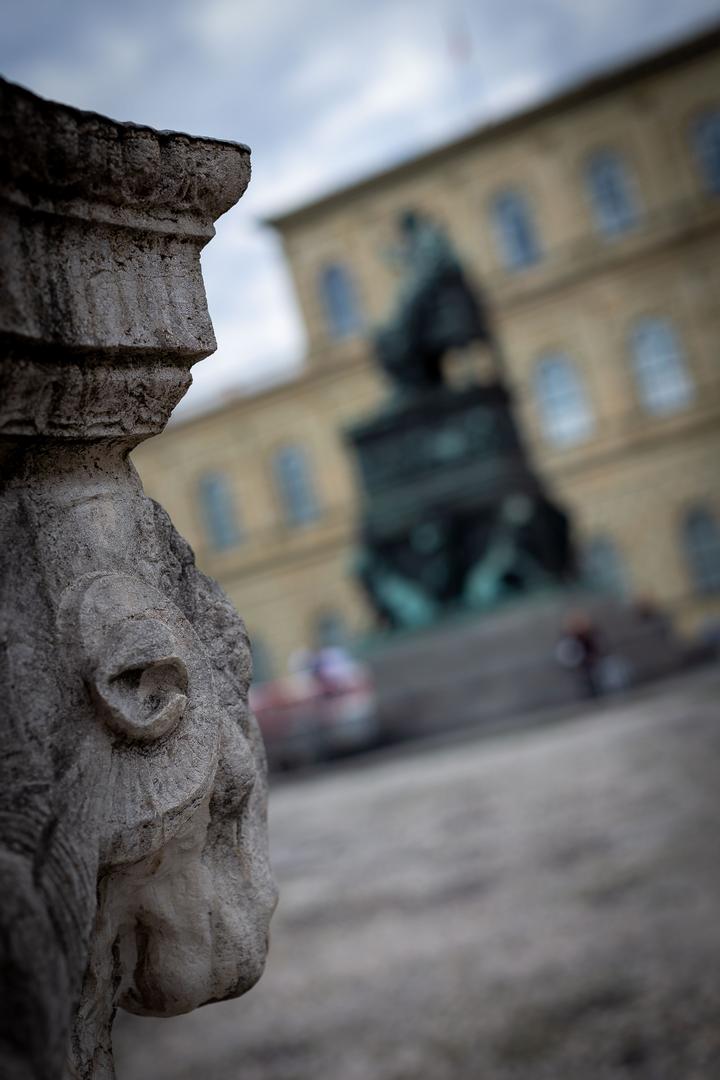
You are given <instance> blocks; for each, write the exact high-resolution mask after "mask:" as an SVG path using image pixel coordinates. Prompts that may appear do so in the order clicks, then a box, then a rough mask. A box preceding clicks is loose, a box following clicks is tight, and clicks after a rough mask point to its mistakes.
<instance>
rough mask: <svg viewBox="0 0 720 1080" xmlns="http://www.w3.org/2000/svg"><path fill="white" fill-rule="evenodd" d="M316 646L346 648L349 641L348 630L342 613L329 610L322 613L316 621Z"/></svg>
mask: <svg viewBox="0 0 720 1080" xmlns="http://www.w3.org/2000/svg"><path fill="white" fill-rule="evenodd" d="M314 638H315V644H316V645H317V646H318V648H320V649H322V648H326V647H329V646H344V645H346V644H347V640H348V629H347V625H346V623H345V619H344V617H343V615H342V612H340V611H336V610H334V609H332V608H329V609H328V610H327V611H321V612H320V614H319V615H318V616H317V618H316V619H315V633H314Z"/></svg>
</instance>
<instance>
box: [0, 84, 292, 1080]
mask: <svg viewBox="0 0 720 1080" xmlns="http://www.w3.org/2000/svg"><path fill="white" fill-rule="evenodd" d="M0 133H1V137H2V141H3V144H4V145H3V153H2V156H1V158H0V161H1V162H2V163H1V164H0V215H1V217H2V221H0V244H1V247H0V380H1V384H2V391H1V394H0V467H1V487H0V695H1V696H0V702H1V704H2V722H1V727H0V735H1V738H2V747H1V750H2V756H1V761H0V995H1V996H2V1002H1V1004H2V1008H0V1062H1V1065H0V1072H1V1073H2V1075H3V1077H6V1078H7V1080H20V1078H22V1080H30V1078H33V1080H57V1078H59V1077H60V1076H61V1075H62V1073H63V1068H64V1065H63V1062H64V1061H65V1060H66V1059H67V1065H66V1069H67V1075H69V1076H70V1077H74V1078H94V1080H100V1078H107V1077H111V1076H112V1075H113V1066H112V1052H111V1042H110V1029H111V1024H112V1019H113V1015H114V1013H115V1010H116V1008H117V1007H118V1005H121V1006H123V1007H124V1008H126V1009H129V1010H130V1011H133V1012H137V1013H148V1014H154V1015H161V1016H162V1015H172V1014H176V1013H179V1012H183V1011H187V1010H189V1009H193V1008H195V1007H196V1006H198V1005H201V1004H203V1003H205V1002H208V1001H213V1000H219V999H223V998H226V997H230V996H233V995H236V994H239V993H242V992H243V991H244V990H246V989H247V988H248V987H249V986H251V985H252V984H253V983H254V982H255V980H256V979H257V978H258V976H259V975H260V972H261V970H262V967H263V963H264V958H265V953H266V947H267V930H268V922H269V918H270V915H271V913H272V910H273V907H274V904H275V888H274V885H273V883H272V879H271V876H270V872H269V868H268V861H267V846H266V827H265V801H266V787H265V766H264V757H263V751H262V745H261V741H260V739H259V736H258V733H257V729H256V726H255V723H254V721H253V718H252V716H251V715H250V714H249V712H248V707H247V688H248V681H249V677H250V658H249V650H248V643H247V637H246V634H245V629H244V626H243V624H242V621H241V620H240V618H239V617H238V615H237V614H236V612H235V611H234V609H233V608H232V606H231V605H230V603H229V601H228V600H227V599H226V598H225V596H224V594H223V593H222V592H221V590H220V589H219V587H218V586H217V585H216V584H215V583H214V582H212V581H210V580H209V579H207V578H206V577H204V576H203V575H202V574H200V573H199V572H198V570H197V569H196V567H195V564H194V560H193V555H192V552H191V551H190V549H189V548H188V546H187V545H186V543H185V542H184V541H183V540H182V539H181V537H179V536H178V534H177V533H176V532H175V530H174V529H173V526H172V524H171V522H170V521H169V519H168V518H167V515H166V514H165V513H164V511H163V510H162V509H161V508H160V507H159V506H157V505H156V504H154V503H153V502H151V501H150V500H149V499H147V498H146V497H145V496H144V494H143V491H142V487H141V484H140V481H139V478H138V476H137V474H136V472H135V470H134V468H133V466H132V464H131V462H130V461H129V457H128V455H129V453H130V450H131V449H132V448H133V446H135V445H137V443H138V442H140V441H142V439H144V438H147V437H148V436H149V435H151V434H154V433H156V432H159V431H160V430H162V428H163V426H164V424H165V422H166V421H167V418H168V416H169V414H170V411H171V410H172V408H173V406H174V405H175V404H176V402H177V401H178V400H179V399H180V398H181V397H182V395H183V393H184V392H185V391H186V389H187V387H188V385H189V383H190V374H189V369H190V366H191V365H192V364H193V363H194V362H195V361H196V360H198V359H200V358H201V357H203V356H206V355H207V354H208V353H209V352H211V351H212V350H213V348H214V344H215V343H214V338H213V333H212V327H211V324H210V320H209V316H208V313H207V307H206V302H205V296H204V291H203V286H202V278H201V273H200V262H199V253H200V250H201V248H202V247H203V245H204V244H205V243H206V242H207V240H208V239H209V238H210V237H211V236H212V235H213V225H212V222H213V220H214V219H215V218H216V217H217V216H218V215H219V214H221V213H223V212H224V211H225V210H227V209H229V207H230V206H232V205H233V203H234V202H235V201H236V200H237V199H238V198H239V197H240V195H241V194H242V192H243V190H244V189H245V186H246V184H247V181H248V178H249V153H248V151H247V148H246V147H243V146H240V145H236V144H231V143H220V142H215V141H212V140H206V139H193V138H190V137H189V136H186V135H181V134H175V133H170V132H156V131H152V130H151V129H149V128H144V127H136V126H134V125H129V124H120V123H116V122H114V121H111V120H108V119H106V118H104V117H100V116H96V115H94V114H90V113H82V112H78V111H76V110H73V109H70V108H66V107H64V106H59V105H55V104H52V103H48V102H45V101H42V100H40V99H39V98H37V97H35V96H34V95H32V94H30V93H28V92H27V91H24V90H22V89H20V88H18V87H14V86H12V85H10V84H8V83H4V82H0ZM73 1018H74V1019H73Z"/></svg>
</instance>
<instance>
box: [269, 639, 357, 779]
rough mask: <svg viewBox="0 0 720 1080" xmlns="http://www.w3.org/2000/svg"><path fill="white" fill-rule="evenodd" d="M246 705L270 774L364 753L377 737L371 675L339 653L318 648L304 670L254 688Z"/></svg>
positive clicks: (338, 651)
mask: <svg viewBox="0 0 720 1080" xmlns="http://www.w3.org/2000/svg"><path fill="white" fill-rule="evenodd" d="M250 705H251V708H252V710H253V712H254V713H255V716H256V717H257V720H258V723H259V725H260V730H261V732H262V735H263V739H264V741H265V748H266V750H267V755H268V762H269V765H270V768H271V769H289V768H293V767H295V766H299V765H307V764H311V763H313V762H316V761H322V760H324V759H326V758H331V757H335V756H338V755H340V754H344V753H350V752H352V751H355V750H362V749H365V748H367V747H369V746H371V745H372V744H373V743H374V742H375V741H376V740H377V737H378V724H377V717H376V711H375V692H374V687H373V683H372V678H371V676H370V672H369V671H368V669H367V668H366V667H365V666H364V665H363V664H360V663H358V662H357V661H355V660H353V659H351V658H350V657H349V656H348V655H347V654H346V653H345V652H344V650H341V649H322V650H321V651H320V652H319V653H318V654H316V655H315V656H313V657H311V658H310V659H309V663H308V666H306V667H305V668H303V669H302V670H300V671H296V672H294V673H292V674H290V675H287V676H285V677H284V678H282V679H276V680H274V681H273V682H266V683H260V684H258V685H254V686H253V687H252V688H251V690H250Z"/></svg>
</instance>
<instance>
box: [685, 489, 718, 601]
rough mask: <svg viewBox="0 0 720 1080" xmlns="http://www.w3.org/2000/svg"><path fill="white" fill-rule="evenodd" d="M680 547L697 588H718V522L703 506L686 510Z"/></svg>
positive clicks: (703, 589)
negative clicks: (681, 546)
mask: <svg viewBox="0 0 720 1080" xmlns="http://www.w3.org/2000/svg"><path fill="white" fill-rule="evenodd" d="M683 547H684V549H685V557H686V558H687V562H688V567H689V570H690V577H691V578H692V582H693V585H694V586H695V588H696V589H697V591H698V592H715V591H716V590H719V589H720V526H718V523H717V519H716V517H715V516H714V514H712V512H711V511H710V510H708V508H707V507H705V506H696V507H693V509H692V510H690V511H688V513H687V514H686V515H685V520H684V521H683Z"/></svg>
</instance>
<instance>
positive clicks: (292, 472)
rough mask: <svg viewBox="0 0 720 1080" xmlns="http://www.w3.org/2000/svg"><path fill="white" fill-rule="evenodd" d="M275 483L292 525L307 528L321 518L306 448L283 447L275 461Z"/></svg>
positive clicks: (287, 519) (277, 453) (288, 520)
mask: <svg viewBox="0 0 720 1080" xmlns="http://www.w3.org/2000/svg"><path fill="white" fill-rule="evenodd" d="M273 468H274V472H275V482H276V484H277V489H278V492H279V494H280V499H281V501H282V506H283V512H284V515H285V521H286V522H287V524H288V525H306V524H308V523H309V522H311V521H315V519H316V518H317V517H318V516H319V514H320V506H319V504H318V500H317V495H316V492H315V484H314V480H313V475H312V469H311V467H310V462H309V460H308V457H307V454H306V452H305V450H304V449H303V447H302V446H283V447H281V448H280V449H279V450H278V451H276V453H275V458H274V461H273Z"/></svg>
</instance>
